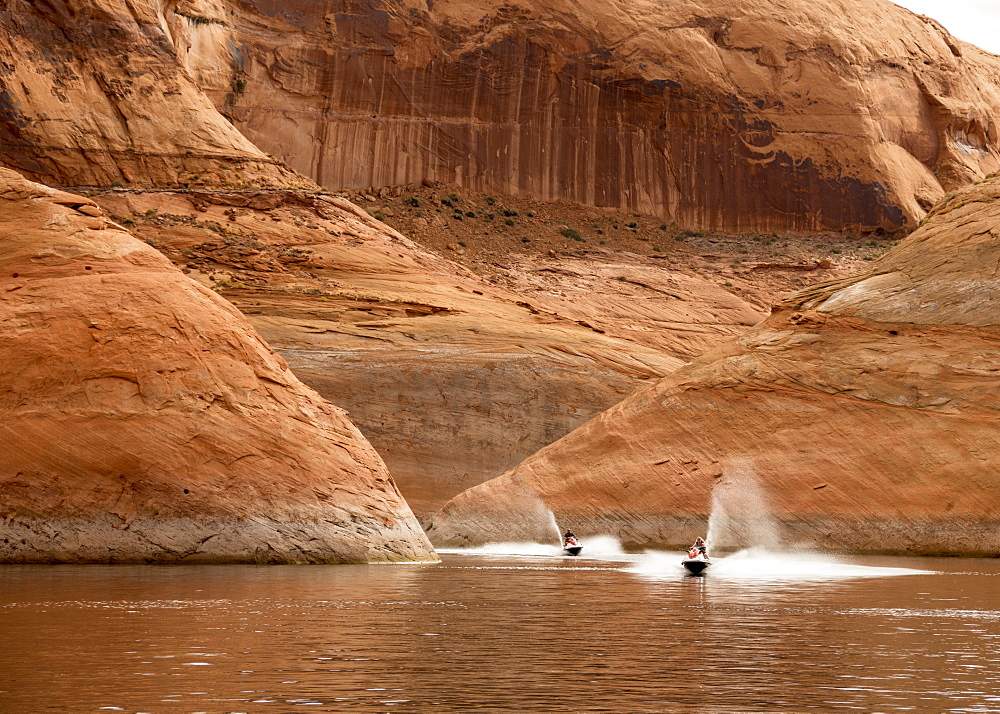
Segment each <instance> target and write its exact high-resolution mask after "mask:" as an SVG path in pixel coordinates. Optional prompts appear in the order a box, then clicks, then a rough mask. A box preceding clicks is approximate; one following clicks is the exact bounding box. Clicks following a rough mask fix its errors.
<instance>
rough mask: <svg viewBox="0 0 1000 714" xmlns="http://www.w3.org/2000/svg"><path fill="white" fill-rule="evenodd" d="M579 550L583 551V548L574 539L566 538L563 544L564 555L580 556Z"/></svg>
mask: <svg viewBox="0 0 1000 714" xmlns="http://www.w3.org/2000/svg"><path fill="white" fill-rule="evenodd" d="M581 550H583V546H582V545H580V541H578V540H577V539H576V538H567V539H566V542H565V543H563V553H565V554H566V555H580V551H581Z"/></svg>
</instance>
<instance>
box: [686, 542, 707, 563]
mask: <svg viewBox="0 0 1000 714" xmlns="http://www.w3.org/2000/svg"><path fill="white" fill-rule="evenodd" d="M690 550H696V551H698V552H699V553H701V554H702V555H703V556H705V560H708V546H707V545H705V539H704V538H696V539H695V541H694V545H692V546H691V548H690Z"/></svg>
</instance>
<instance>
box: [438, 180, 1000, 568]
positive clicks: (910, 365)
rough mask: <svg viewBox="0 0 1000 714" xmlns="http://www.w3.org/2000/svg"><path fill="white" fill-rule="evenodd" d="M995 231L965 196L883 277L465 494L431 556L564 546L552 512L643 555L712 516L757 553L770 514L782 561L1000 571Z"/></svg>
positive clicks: (731, 538) (979, 191)
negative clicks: (802, 553)
mask: <svg viewBox="0 0 1000 714" xmlns="http://www.w3.org/2000/svg"><path fill="white" fill-rule="evenodd" d="M998 218H1000V179H991V180H989V181H987V182H985V183H981V184H979V185H976V186H972V187H969V188H967V189H964V190H962V191H960V192H958V193H957V195H955V196H954V197H952V198H950V200H947V201H945V202H942V204H940V205H939V206H938V207H937V208H936V210H935V211H934V212H933V214H932V216H931V217H930V219H929V220H928V222H927V224H926V225H925V226H924V227H922V228H921V229H920V230H918V231H917V232H915V233H914V234H913V235H912V236H911V237H910V238H908V239H907V240H906V241H904V242H903V243H902V244H901V245H900V246H899V247H898V248H896V249H894V250H892V251H890V252H889V253H888V254H887V255H886V256H885V257H884V258H882V259H881V260H879V261H877V262H875V263H874V264H873V265H872V267H871V269H870V270H867V271H864V272H862V273H859V274H857V275H854V276H852V277H850V278H847V279H842V280H838V281H832V282H827V283H823V284H819V285H817V286H816V287H814V288H811V289H807V290H805V291H803V292H800V293H798V294H796V295H794V296H793V297H791V298H789V299H788V300H786V301H784V302H782V303H780V304H779V305H777V306H776V308H775V310H774V312H773V314H772V316H771V317H770V318H769V319H768V320H766V321H765V322H763V323H761V324H760V325H758V326H757V327H755V328H753V329H751V330H749V331H747V332H745V333H744V334H743V335H741V336H740V337H739V339H738V340H736V341H733V342H730V343H728V344H726V345H725V346H724V347H721V348H719V349H717V350H714V351H712V352H710V353H709V354H707V355H706V356H704V357H703V358H701V359H698V360H696V361H695V362H693V363H691V364H689V365H687V366H685V367H684V368H682V369H680V370H678V371H677V372H675V373H674V374H672V375H670V376H669V377H667V378H665V379H663V380H661V381H660V382H659V383H657V384H656V385H655V386H653V387H651V388H648V389H645V390H643V391H641V392H639V393H637V394H636V395H634V396H632V397H630V398H629V399H627V400H625V401H624V402H622V403H621V404H619V405H617V406H615V407H614V408H612V409H610V410H608V411H606V412H605V413H603V414H602V415H600V416H599V417H597V418H596V419H594V420H592V421H590V422H588V423H587V424H586V425H585V426H583V427H581V428H580V429H577V430H576V431H574V432H573V433H572V434H570V435H568V436H567V437H565V438H563V439H562V440H560V441H558V442H556V443H555V444H553V445H552V446H550V447H548V448H546V449H543V450H541V451H540V452H539V453H538V454H536V455H534V456H532V457H531V458H529V459H527V460H526V461H525V462H524V463H522V464H521V465H520V466H518V467H517V468H516V469H514V470H513V471H511V472H509V473H507V474H505V475H504V476H502V477H500V478H498V479H494V480H493V481H490V482H487V483H485V484H482V485H480V486H478V487H476V488H473V489H471V490H469V491H467V492H465V493H463V494H461V495H459V496H458V497H456V498H455V499H453V500H452V501H451V502H450V503H449V504H448V505H446V506H445V508H444V509H442V511H441V512H440V513H439V514H438V516H437V517H436V518H435V519H434V522H433V524H432V527H431V530H430V534H431V537H432V540H434V541H435V542H436V543H439V544H446V543H447V544H460V543H478V542H484V541H487V540H491V539H498V538H502V539H504V540H511V539H518V538H541V537H549V538H551V533H549V531H550V530H551V527H550V526H549V525H548V523H549V521H547V520H545V519H544V518H539V517H538V516H526V515H525V514H537V513H538V512H539V505H538V504H539V503H540V502H541V503H544V504H545V505H546V506H547V507H549V508H551V509H553V510H554V512H555V514H556V517H557V519H558V521H559V522H560V523H566V524H572V526H573V528H574V530H576V532H577V533H581V532H582V533H583V534H587V533H613V534H615V535H618V536H620V537H622V538H623V539H624V540H626V541H627V542H630V543H633V544H669V545H680V544H684V543H686V542H689V541H690V540H691V539H692V538H693V536H694V535H696V534H701V533H704V531H705V528H706V523H707V521H708V519H709V515H710V513H712V515H713V516H714V517H716V520H719V519H721V520H722V521H728V523H729V525H728V526H726V527H725V528H722V526H720V528H722V531H725V532H722V531H719V532H717V533H715V534H714V535H715V536H716V539H717V543H716V545H740V544H746V543H747V542H748V541H753V540H754V537H753V534H752V533H751V531H753V530H754V529H755V528H756V529H757V531H758V532H759V530H760V529H759V528H757V527H758V526H760V525H761V523H762V521H761V516H766V515H768V514H773V516H774V518H775V521H776V528H777V529H778V532H776V533H775V532H772V534H771V539H772V540H774V539H778V540H781V541H782V542H784V543H789V542H803V543H807V544H809V545H812V546H814V547H821V548H828V549H835V550H851V551H892V552H909V553H945V554H975V555H995V554H996V553H997V552H998V551H1000V535H998V534H1000V488H998V486H1000V482H998V476H997V473H998V469H1000V428H998V424H1000V407H998V405H1000V389H998V382H997V373H998V370H1000V331H998V326H1000V317H998V316H1000V309H998V308H1000V304H998V296H1000V283H998V281H997V264H998V262H1000V236H998V235H997V233H996V225H997V221H998ZM768 501H769V502H770V503H769V505H768V503H767V502H768ZM726 511H728V512H729V513H728V517H725V516H726V515H727V514H726V513H725V512H726ZM713 525H715V524H713Z"/></svg>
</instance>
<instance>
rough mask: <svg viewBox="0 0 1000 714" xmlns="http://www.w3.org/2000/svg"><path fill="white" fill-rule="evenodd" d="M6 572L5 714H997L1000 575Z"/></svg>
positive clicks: (499, 555)
mask: <svg viewBox="0 0 1000 714" xmlns="http://www.w3.org/2000/svg"><path fill="white" fill-rule="evenodd" d="M584 545H585V548H586V550H585V554H589V555H591V556H594V555H597V556H600V557H594V558H585V557H580V558H569V557H560V556H559V555H558V551H557V549H555V548H552V547H548V546H541V545H517V546H510V545H508V546H494V547H492V548H488V549H479V550H478V551H474V552H471V553H458V552H444V553H442V555H441V557H442V563H441V564H438V565H410V566H405V565H404V566H398V565H397V566H386V565H381V566H377V565H370V566H266V567H252V566H191V567H188V566H173V567H155V566H150V567H139V566H136V567H132V566H118V567H103V566H24V567H22V566H6V567H3V568H0V585H2V590H0V645H2V647H0V711H3V712H44V711H127V712H137V711H144V712H163V711H178V712H196V711H204V712H289V711H298V708H299V707H303V708H305V709H311V710H313V711H340V710H354V711H388V712H392V711H410V712H415V711H430V710H439V711H509V710H516V709H521V710H530V711H574V712H575V711H606V712H623V711H628V712H638V711H681V712H683V711H713V712H727V711H782V710H786V711H803V710H810V709H815V710H820V711H832V710H841V709H844V710H858V711H934V712H942V711H956V712H959V711H961V712H989V711H1000V587H998V586H1000V561H994V560H959V559H924V558H921V559H917V558H846V557H844V558H839V559H834V558H832V557H830V556H807V555H797V556H782V555H778V554H772V553H762V552H744V553H739V554H735V555H733V556H730V557H728V558H721V559H719V558H717V559H716V562H715V564H714V565H713V566H712V568H711V569H710V570H709V573H708V575H706V576H705V577H691V576H686V575H685V574H684V571H682V570H681V568H680V567H679V565H678V563H679V559H680V554H677V553H669V554H644V555H625V554H623V553H621V552H620V551H619V550H618V549H617V547H616V546H615V544H614V543H613V542H611V541H608V540H595V541H591V542H590V543H589V544H588V543H586V542H585V544H584Z"/></svg>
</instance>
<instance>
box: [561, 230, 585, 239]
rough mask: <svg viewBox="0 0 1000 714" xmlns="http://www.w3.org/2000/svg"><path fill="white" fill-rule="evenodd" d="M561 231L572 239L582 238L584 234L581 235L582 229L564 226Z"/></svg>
mask: <svg viewBox="0 0 1000 714" xmlns="http://www.w3.org/2000/svg"><path fill="white" fill-rule="evenodd" d="M559 232H560V233H561V234H562V235H564V236H565V237H566V238H570V239H572V240H580V239H582V238H583V236H581V235H580V231H578V230H576V229H575V228H563V229H562V230H561V231H559Z"/></svg>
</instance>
